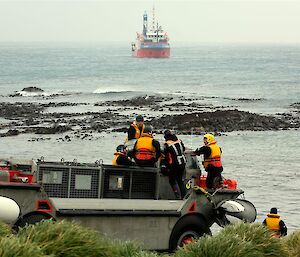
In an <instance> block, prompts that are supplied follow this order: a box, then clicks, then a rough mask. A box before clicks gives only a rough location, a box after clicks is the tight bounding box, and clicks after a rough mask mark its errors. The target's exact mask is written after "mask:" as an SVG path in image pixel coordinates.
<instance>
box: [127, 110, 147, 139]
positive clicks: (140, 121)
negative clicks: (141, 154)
mask: <svg viewBox="0 0 300 257" xmlns="http://www.w3.org/2000/svg"><path fill="white" fill-rule="evenodd" d="M144 128H145V125H144V118H143V116H142V115H138V116H137V117H136V118H135V120H134V121H133V122H131V124H130V127H129V129H128V132H127V139H128V140H131V139H138V138H140V137H141V135H142V134H143V132H144Z"/></svg>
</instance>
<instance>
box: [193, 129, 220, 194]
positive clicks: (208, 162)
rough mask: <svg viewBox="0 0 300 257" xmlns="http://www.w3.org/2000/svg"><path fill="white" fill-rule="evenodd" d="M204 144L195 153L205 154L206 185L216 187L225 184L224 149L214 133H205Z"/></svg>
mask: <svg viewBox="0 0 300 257" xmlns="http://www.w3.org/2000/svg"><path fill="white" fill-rule="evenodd" d="M203 142H204V146H202V147H201V148H197V149H196V150H195V151H194V153H195V154H196V155H201V154H203V156H204V161H203V166H204V168H205V171H206V172H207V177H206V187H207V188H216V187H219V186H221V185H222V184H223V179H222V175H221V173H222V171H223V166H222V161H221V154H222V150H221V148H220V147H219V146H218V144H217V142H216V140H215V137H214V136H213V135H212V134H205V135H204V137H203Z"/></svg>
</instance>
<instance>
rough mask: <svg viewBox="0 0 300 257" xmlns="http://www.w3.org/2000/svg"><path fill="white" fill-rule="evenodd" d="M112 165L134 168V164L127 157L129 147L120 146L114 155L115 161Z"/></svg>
mask: <svg viewBox="0 0 300 257" xmlns="http://www.w3.org/2000/svg"><path fill="white" fill-rule="evenodd" d="M112 165H126V166H132V165H134V162H132V161H131V159H130V158H129V157H128V156H127V146H126V145H118V146H117V148H116V152H115V153H114V159H113V160H112Z"/></svg>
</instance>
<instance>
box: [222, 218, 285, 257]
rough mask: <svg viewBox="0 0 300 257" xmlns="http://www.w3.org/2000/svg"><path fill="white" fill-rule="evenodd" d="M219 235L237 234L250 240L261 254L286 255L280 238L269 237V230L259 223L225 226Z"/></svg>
mask: <svg viewBox="0 0 300 257" xmlns="http://www.w3.org/2000/svg"><path fill="white" fill-rule="evenodd" d="M220 234H221V235H223V236H227V237H230V236H231V235H238V236H239V237H240V238H242V239H243V241H247V242H251V243H252V244H253V245H255V247H256V249H258V250H259V252H261V253H262V254H263V256H272V257H284V256H288V255H287V252H286V251H285V249H284V248H283V247H282V242H281V240H278V238H273V237H271V233H270V230H269V229H268V228H267V227H266V226H263V225H261V224H260V223H251V224H250V223H243V222H239V223H237V224H235V225H229V226H226V227H225V228H224V229H223V230H221V232H220Z"/></svg>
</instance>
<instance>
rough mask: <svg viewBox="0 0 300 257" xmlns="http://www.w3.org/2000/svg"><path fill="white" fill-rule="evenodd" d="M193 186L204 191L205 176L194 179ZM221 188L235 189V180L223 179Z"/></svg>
mask: <svg viewBox="0 0 300 257" xmlns="http://www.w3.org/2000/svg"><path fill="white" fill-rule="evenodd" d="M195 185H197V186H199V187H202V188H204V189H206V176H203V175H202V176H197V177H195ZM223 187H224V188H226V189H229V190H230V189H231V190H233V189H237V182H236V180H235V179H229V178H223Z"/></svg>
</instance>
